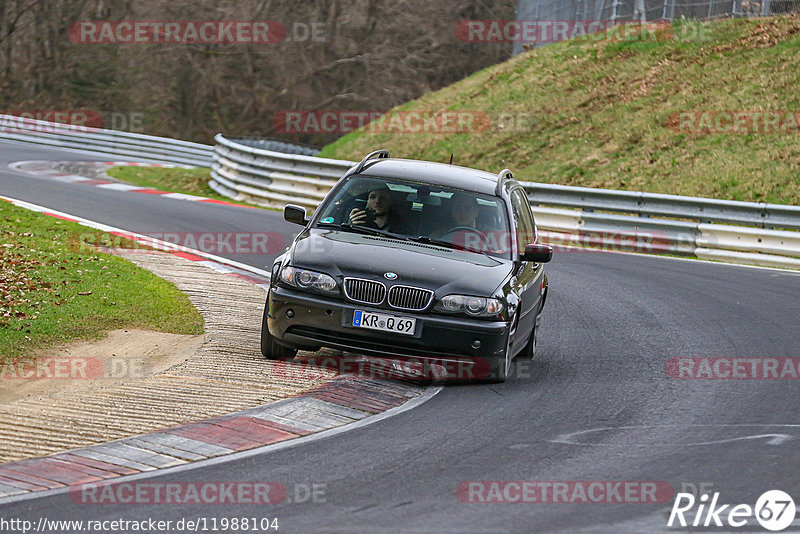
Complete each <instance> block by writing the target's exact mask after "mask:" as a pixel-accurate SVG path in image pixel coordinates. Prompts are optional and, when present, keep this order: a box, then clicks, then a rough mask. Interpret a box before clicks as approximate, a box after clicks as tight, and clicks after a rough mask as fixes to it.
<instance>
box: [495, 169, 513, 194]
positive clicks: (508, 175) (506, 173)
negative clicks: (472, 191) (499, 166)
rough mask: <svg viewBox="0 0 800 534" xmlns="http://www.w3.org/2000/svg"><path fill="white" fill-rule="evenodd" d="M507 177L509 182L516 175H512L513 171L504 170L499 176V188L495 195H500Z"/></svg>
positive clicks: (496, 189)
mask: <svg viewBox="0 0 800 534" xmlns="http://www.w3.org/2000/svg"><path fill="white" fill-rule="evenodd" d="M506 177H508V179H509V180H513V179H514V175H513V174H511V171H510V170H508V169H503V170H502V171H500V172H499V173H498V174H497V187H496V188H495V190H494V194H495V195H499V194H500V193H501V192H502V188H503V180H505V179H506Z"/></svg>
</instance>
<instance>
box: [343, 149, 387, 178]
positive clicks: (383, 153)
mask: <svg viewBox="0 0 800 534" xmlns="http://www.w3.org/2000/svg"><path fill="white" fill-rule="evenodd" d="M388 157H389V151H388V150H386V149H385V148H382V149H380V150H376V151H375V152H370V153H369V154H367V155H366V157H364V159H362V160H361V162H359V164H358V165H356V166H355V168H354V169H353V172H351V173H349V174H358V173H360V172H361V171H363V170H364V167H365V166H366V165H367V162H368V161H369V160H371V159H372V158H376V159H383V158H388Z"/></svg>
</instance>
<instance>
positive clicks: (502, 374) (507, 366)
mask: <svg viewBox="0 0 800 534" xmlns="http://www.w3.org/2000/svg"><path fill="white" fill-rule="evenodd" d="M512 324H513V325H514V326H513V328H511V329H510V330H509V331H508V340H507V341H506V350H505V351H503V356H501V357H498V358H492V359H491V360H490V365H489V375H488V376H487V377H485V378H483V379H482V380H481V382H488V383H493V384H499V383H502V382H505V381H506V380H508V376H509V375H510V374H511V361H512V360H513V359H514V355H513V354H512V353H511V341H512V340H513V339H514V333H515V332H516V330H517V322H516V320H515V321H514V322H513V323H512Z"/></svg>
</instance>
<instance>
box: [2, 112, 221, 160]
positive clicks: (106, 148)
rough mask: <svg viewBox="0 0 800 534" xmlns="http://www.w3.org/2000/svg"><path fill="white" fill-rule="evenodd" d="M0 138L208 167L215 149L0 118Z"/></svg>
mask: <svg viewBox="0 0 800 534" xmlns="http://www.w3.org/2000/svg"><path fill="white" fill-rule="evenodd" d="M0 139H9V140H12V141H20V142H24V143H34V144H37V145H45V146H49V147H53V148H65V149H70V150H82V151H88V152H93V153H97V154H102V155H104V156H105V155H107V156H117V157H126V158H136V159H138V160H140V161H148V162H168V163H180V164H183V165H196V166H199V167H208V166H210V165H211V158H212V155H213V151H214V147H212V146H209V145H202V144H199V143H191V142H189V141H180V140H178V139H169V138H165V137H155V136H151V135H142V134H136V133H130V132H120V131H116V130H104V129H100V128H89V127H85V126H77V125H70V124H59V123H53V122H46V121H40V120H35V119H29V118H25V117H15V116H12V115H0Z"/></svg>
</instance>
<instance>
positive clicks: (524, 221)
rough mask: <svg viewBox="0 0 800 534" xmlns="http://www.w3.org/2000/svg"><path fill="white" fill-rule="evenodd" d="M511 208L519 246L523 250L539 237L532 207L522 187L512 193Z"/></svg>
mask: <svg viewBox="0 0 800 534" xmlns="http://www.w3.org/2000/svg"><path fill="white" fill-rule="evenodd" d="M511 209H512V211H513V212H514V219H515V222H514V224H515V225H516V226H515V231H516V232H517V246H518V247H519V249H520V250H522V249H524V248H525V245H529V244H531V243H535V242H536V237H537V236H536V225H535V224H534V223H533V214H532V213H531V207H530V204H528V198H527V197H526V196H525V192H524V191H523V190H522V189H515V190H514V191H513V192H512V193H511Z"/></svg>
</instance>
